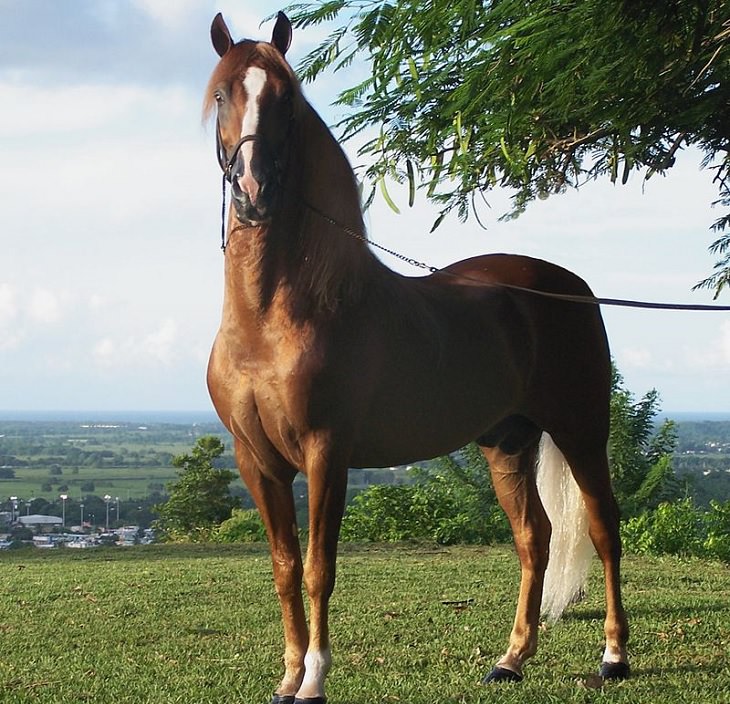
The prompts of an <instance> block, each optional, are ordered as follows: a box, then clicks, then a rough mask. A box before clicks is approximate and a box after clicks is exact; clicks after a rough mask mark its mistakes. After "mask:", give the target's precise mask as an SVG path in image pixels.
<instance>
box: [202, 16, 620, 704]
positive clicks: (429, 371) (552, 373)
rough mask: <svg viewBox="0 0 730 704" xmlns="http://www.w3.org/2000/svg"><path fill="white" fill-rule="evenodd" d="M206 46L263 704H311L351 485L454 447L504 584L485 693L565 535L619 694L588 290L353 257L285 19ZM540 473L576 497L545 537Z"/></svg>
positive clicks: (612, 553) (567, 280)
mask: <svg viewBox="0 0 730 704" xmlns="http://www.w3.org/2000/svg"><path fill="white" fill-rule="evenodd" d="M210 33H211V40H212V43H213V47H214V49H215V50H216V52H217V54H218V57H219V61H218V63H217V65H216V67H215V69H214V71H213V73H212V76H211V78H210V82H209V84H208V88H207V91H206V95H205V101H204V108H203V112H204V117H207V118H211V119H212V116H213V114H214V113H215V114H216V118H215V119H216V141H217V155H218V161H219V163H220V166H221V168H222V169H223V172H224V178H226V179H227V180H228V181H229V182H230V192H231V203H230V207H229V208H228V211H227V215H226V220H225V223H224V224H225V232H224V245H225V246H224V253H225V255H224V295H223V304H222V316H221V323H220V328H219V330H218V332H217V335H216V337H215V341H214V343H213V348H212V351H211V356H210V361H209V364H208V372H207V384H208V389H209V393H210V396H211V399H212V402H213V405H214V407H215V409H216V411H217V413H218V415H219V417H220V419H221V421H222V422H223V424H224V425H225V426H226V428H227V429H228V430H229V431H230V433H231V435H232V436H233V439H234V450H235V457H236V461H237V465H238V467H239V471H240V474H241V477H242V478H243V481H244V482H245V484H246V486H247V488H248V490H249V492H250V493H251V496H252V497H253V499H254V501H255V503H256V506H257V507H258V510H259V512H260V515H261V518H262V520H263V523H264V525H265V527H266V532H267V536H268V541H269V545H270V551H271V558H272V566H273V576H274V583H275V589H276V593H277V595H278V599H279V602H280V607H281V614H282V623H283V631H284V642H285V648H284V658H283V659H284V675H283V678H282V679H281V681H280V683H279V684H278V686H277V687H276V688H275V693H274V695H273V699H272V704H323V702H325V690H324V683H325V678H326V676H327V673H328V671H329V670H330V666H331V651H330V637H329V625H328V604H329V600H330V596H331V595H332V592H333V589H334V585H335V559H336V553H337V543H338V535H339V530H340V525H341V521H342V517H343V513H344V509H345V493H346V486H347V474H348V468H358V467H387V466H393V465H402V464H406V463H412V462H415V461H419V460H423V459H427V458H432V457H436V456H439V455H444V454H446V453H449V452H452V451H454V450H455V449H457V448H460V447H462V446H464V445H465V444H467V443H468V442H471V441H476V442H477V443H478V445H479V446H480V448H481V450H482V451H483V453H484V455H485V457H486V458H487V460H488V463H489V467H490V471H491V476H492V479H493V483H494V489H495V492H496V494H497V497H498V500H499V502H500V505H501V507H502V508H503V510H504V511H505V512H506V515H507V517H508V519H509V521H510V524H511V528H512V532H513V536H514V544H515V547H516V552H517V555H518V557H519V561H520V567H521V582H520V587H519V597H518V601H517V607H516V614H515V619H514V626H513V628H512V632H511V635H510V637H509V643H508V647H507V650H506V652H505V653H504V655H503V656H502V657H501V658H500V659H499V660H498V661H497V663H496V664H495V666H494V668H493V669H492V670H491V672H489V673H488V674H487V675H486V677H485V679H484V681H485V682H488V683H494V682H504V681H519V680H521V679H522V678H523V665H524V663H525V661H526V660H527V659H528V658H529V657H530V656H532V655H533V654H534V653H535V652H536V649H537V635H538V626H539V619H540V608H541V602H542V597H543V591H544V590H543V587H544V581H545V573H546V569H547V568H548V565H550V566H552V564H553V560H550V561H549V555H550V553H551V549H552V548H551V535H552V537H553V538H555V535H556V534H557V533H558V532H559V531H558V530H557V529H558V528H561V527H567V528H569V529H570V528H571V527H574V526H582V528H581V530H582V531H583V533H584V534H585V535H587V536H589V538H588V540H589V543H592V547H591V551H593V548H595V551H596V552H597V553H598V555H599V557H600V560H601V561H602V564H603V570H604V577H605V596H606V619H605V629H604V630H605V651H604V655H603V660H602V664H601V669H600V674H601V675H602V676H603V677H604V678H609V679H623V678H626V677H627V676H628V675H629V663H628V657H627V650H626V642H627V639H628V623H627V618H626V614H625V612H624V609H623V606H622V602H621V589H620V572H619V570H620V558H621V542H620V538H619V516H618V509H617V505H616V501H615V499H614V495H613V491H612V488H611V480H610V476H609V466H608V460H607V453H606V446H607V441H608V432H609V398H610V387H611V372H610V356H609V349H608V342H607V339H606V333H605V330H604V326H603V322H602V318H601V315H600V310H599V308H598V306H596V305H587V304H585V303H582V302H580V300H568V301H564V300H556V298H559V297H560V296H561V295H566V296H567V297H568V298H570V297H573V298H574V297H578V298H579V299H580V297H586V296H591V292H590V289H589V288H588V286H587V284H586V283H585V282H584V281H583V280H582V279H580V278H579V277H578V276H577V275H575V274H573V273H571V272H569V271H567V270H565V269H563V268H560V267H558V266H556V265H554V264H551V263H548V262H545V261H541V260H537V259H532V258H529V257H525V256H519V255H509V254H489V255H485V256H478V257H474V258H471V259H467V260H465V261H460V262H457V263H454V264H452V265H450V266H448V267H446V268H444V269H441V270H438V271H435V272H432V273H431V274H429V275H426V276H420V277H407V276H403V275H399V274H397V273H395V272H393V271H392V270H390V269H389V268H387V267H386V266H385V265H384V264H382V263H381V262H380V261H379V260H378V259H377V258H376V257H375V256H374V255H373V253H372V252H371V250H370V248H369V247H368V246H367V240H366V238H365V236H364V234H363V233H364V232H365V230H364V224H363V216H362V210H361V202H360V194H359V190H358V185H357V182H356V179H355V176H354V173H353V170H352V168H351V166H350V164H349V163H348V160H347V158H346V156H345V155H344V153H343V151H342V149H341V147H340V145H339V144H338V142H337V141H336V140H335V138H334V136H333V135H332V133H331V132H330V130H329V129H328V127H327V126H326V125H325V123H324V122H323V121H322V119H321V118H320V117H319V115H318V114H317V113H316V112H315V110H314V109H313V108H312V107H311V105H310V104H309V103H308V102H307V101H306V99H305V98H304V96H303V94H302V90H301V87H300V84H299V82H298V80H297V78H296V76H295V73H294V71H293V69H292V68H291V66H290V65H289V63H288V62H287V60H286V52H287V50H288V48H289V46H290V43H291V38H292V26H291V23H290V21H289V20H288V19H287V17H286V16H285V15H284V14H283V13H279V14H278V16H277V19H276V22H275V26H274V29H273V33H272V37H271V40H270V41H254V40H242V41H239V42H235V41H234V40H233V38H232V37H231V33H230V31H229V29H228V27H227V25H226V23H225V20H224V19H223V17H222V16H221V15H220V13H219V14H218V15H217V16H216V17H215V19H214V20H213V22H212V25H211V30H210ZM224 193H225V182H224ZM224 203H225V200H224ZM224 207H225V206H224ZM224 212H225V211H224ZM525 289H528V290H525ZM549 458H553V461H552V465H560V466H562V468H563V470H564V471H565V472H567V474H568V476H569V477H570V476H571V475H572V479H571V482H572V484H573V486H575V487H576V492H577V493H578V502H577V504H576V505H577V506H578V508H577V509H576V510H575V512H574V513H575V515H573V513H569V512H565V511H563V513H562V515H558V516H553V520H552V521H551V520H550V518H548V514H547V512H546V507H544V506H543V501H542V499H541V496H540V494H539V493H538V489H537V479H536V474H537V466H538V464H544V463H546V462H547V463H548V464H551V462H548V460H549ZM300 472H301V473H302V474H304V475H305V476H306V479H307V482H308V509H309V525H308V528H309V531H308V546H307V552H306V560H305V561H304V562H303V561H302V555H301V549H300V544H299V537H298V528H297V519H296V513H295V509H294V499H293V495H292V482H293V480H294V478H295V476H296V475H297V474H298V473H300ZM556 476H557V475H556ZM543 481H547V482H548V484H550V483H551V482H554V481H558V480H550V479H545V480H543ZM559 486H562V484H561V485H559ZM553 493H557V494H558V495H560V496H562V495H563V494H564V490H563V489H559V490H557V491H554V492H553ZM578 514H582V515H583V516H584V518H585V520H583V522H582V523H581V517H580V515H578ZM552 525H555V528H556V530H553V529H552ZM570 532H571V531H570V530H568V533H570ZM558 567H559V569H558V572H560V570H564V571H567V572H570V571H571V570H570V565H568V566H562V567H561V566H560V565H558ZM303 584H304V588H305V590H306V594H307V596H308V599H309V622H307V618H306V615H305V607H304V598H303V590H302V586H303ZM545 591H546V594H547V588H546V590H545ZM572 595H573V594H569V597H570V596H572Z"/></svg>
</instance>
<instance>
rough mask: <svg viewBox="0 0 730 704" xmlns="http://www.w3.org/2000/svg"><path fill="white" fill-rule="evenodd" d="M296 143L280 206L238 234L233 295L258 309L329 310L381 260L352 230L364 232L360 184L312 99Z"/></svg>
mask: <svg viewBox="0 0 730 704" xmlns="http://www.w3.org/2000/svg"><path fill="white" fill-rule="evenodd" d="M292 145H293V146H292V150H293V151H292V154H291V156H290V160H289V168H288V175H287V177H286V179H285V182H284V184H283V186H282V195H283V198H282V202H281V204H280V209H281V213H280V214H279V215H278V216H277V217H275V218H274V220H273V221H272V223H271V224H270V225H268V226H266V227H262V228H253V229H251V230H250V231H243V232H239V233H237V234H236V237H235V238H234V239H232V241H231V245H230V246H229V250H228V255H229V256H227V276H226V278H227V293H228V298H229V299H231V300H230V302H231V303H235V304H236V305H240V306H244V307H247V308H248V309H250V310H251V311H255V312H257V313H258V314H261V313H262V312H265V311H267V310H269V309H271V308H272V307H276V308H279V309H281V308H285V309H288V313H289V314H290V315H291V316H292V317H295V318H311V317H315V316H317V315H320V314H327V315H330V314H333V313H335V312H336V311H337V310H340V309H341V308H342V307H343V306H350V305H352V304H353V303H355V302H356V301H357V300H358V298H359V297H360V296H361V295H362V292H363V291H364V290H365V288H366V280H367V279H368V277H369V275H370V274H371V273H372V271H373V270H374V269H375V268H377V260H376V259H375V258H374V257H373V256H372V254H371V253H370V251H369V250H368V248H367V247H366V245H365V244H364V243H363V242H362V241H360V240H358V239H356V238H354V237H352V236H351V235H349V234H347V230H348V229H349V230H351V231H354V232H357V233H363V234H364V228H363V222H362V216H361V211H360V200H359V193H358V189H357V184H356V182H355V179H354V175H353V173H352V169H351V167H350V165H349V163H348V162H347V159H346V158H345V156H344V154H343V153H342V150H341V149H340V147H339V145H338V144H337V142H336V141H335V140H334V138H333V137H332V135H331V133H330V132H329V130H328V129H327V127H326V126H325V125H324V123H323V122H322V121H321V120H320V118H319V117H318V116H317V114H316V113H315V112H314V111H313V110H312V109H311V108H310V107H309V106H308V105H306V106H305V109H304V110H303V114H302V115H301V116H300V119H299V120H298V122H297V125H296V127H295V132H294V134H293V135H292ZM323 215H324V216H326V217H323Z"/></svg>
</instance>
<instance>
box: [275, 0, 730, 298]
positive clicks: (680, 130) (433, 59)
mask: <svg viewBox="0 0 730 704" xmlns="http://www.w3.org/2000/svg"><path fill="white" fill-rule="evenodd" d="M289 11H290V14H291V16H292V19H293V21H294V23H295V24H296V25H298V26H300V27H304V26H308V25H311V24H318V23H322V22H333V21H334V23H335V25H336V28H335V29H334V31H332V33H331V34H330V35H329V36H328V37H327V38H326V39H325V40H324V41H323V42H322V43H321V44H320V45H319V46H318V47H317V48H315V49H314V50H313V51H312V52H310V54H309V55H307V56H306V57H305V58H304V60H303V61H302V63H301V65H300V67H299V73H300V75H301V77H302V78H303V80H312V79H314V78H316V77H317V76H318V75H319V74H320V73H322V72H323V71H325V70H326V69H328V68H329V69H333V70H335V71H339V70H343V69H346V68H347V67H349V66H350V65H351V63H352V62H353V61H354V60H355V58H356V57H360V58H361V59H364V60H365V61H366V62H367V63H369V64H370V66H371V69H372V72H371V73H370V74H369V75H368V76H367V77H366V78H365V79H364V80H363V81H361V82H359V83H357V84H356V85H351V86H350V87H348V88H347V89H345V90H344V91H343V92H342V93H341V94H340V96H339V99H338V103H339V104H341V105H344V106H347V107H348V108H351V111H350V113H349V114H348V116H347V117H346V118H345V119H344V120H343V121H342V123H341V125H340V126H341V127H342V128H343V134H344V137H345V138H349V137H352V136H354V135H357V134H360V133H363V134H364V135H365V137H366V140H367V141H366V142H365V144H364V146H363V147H362V148H361V150H360V151H361V154H363V155H365V156H367V157H368V159H369V163H370V166H369V167H368V170H367V177H368V180H370V181H371V182H372V184H373V186H377V185H378V183H380V184H381V186H382V187H383V189H384V188H385V179H386V177H387V178H395V179H397V180H399V181H404V180H408V182H409V184H410V192H411V202H412V200H413V195H414V193H415V190H416V188H417V187H420V188H423V189H425V191H426V194H427V197H428V198H429V199H430V200H432V201H434V202H435V203H437V204H439V207H440V211H441V214H440V216H439V218H438V220H437V221H436V223H435V226H437V225H438V224H439V223H440V222H441V220H442V219H443V217H444V216H445V215H446V214H447V213H449V212H451V211H454V210H455V211H456V213H457V214H458V216H459V217H460V218H461V219H466V218H467V217H468V216H469V214H470V213H471V212H475V211H474V201H475V198H476V197H478V196H479V195H480V194H481V195H483V194H485V193H488V191H489V190H490V189H492V188H495V187H508V188H510V189H513V194H514V195H513V206H514V207H513V210H512V212H511V213H510V214H509V215H516V214H518V213H520V212H521V211H523V210H524V208H525V207H526V205H527V204H528V203H529V202H530V201H532V200H534V199H535V198H545V197H548V196H549V195H551V194H554V193H559V192H561V191H563V190H565V189H566V188H567V187H569V186H579V185H580V184H582V183H584V182H586V181H587V180H589V179H594V178H599V177H608V178H610V179H611V180H612V181H620V182H623V183H625V182H626V181H627V179H628V178H629V175H630V174H631V172H632V171H642V172H643V173H644V175H645V178H649V177H651V176H652V175H653V174H656V173H663V172H666V171H667V170H668V169H670V168H671V167H672V166H673V165H674V163H675V160H676V158H677V155H678V153H679V152H680V151H681V150H682V149H684V148H686V147H690V146H692V147H695V148H696V149H698V150H699V151H700V152H701V153H702V154H703V155H704V162H703V163H704V166H705V167H706V168H710V169H712V170H713V171H714V182H715V183H716V184H717V187H718V199H717V201H715V204H716V205H720V206H722V209H723V211H724V212H723V213H722V214H721V215H720V217H719V218H717V220H716V221H715V223H714V225H713V229H714V230H715V231H716V233H718V234H719V237H718V239H716V241H715V242H714V243H713V244H712V245H711V247H710V250H711V252H712V253H714V254H715V255H716V256H717V257H718V261H717V263H716V265H715V270H714V273H712V275H710V276H709V277H708V278H707V279H705V280H704V281H702V282H700V283H699V284H698V286H701V287H706V288H710V289H714V290H715V294H716V295H717V294H718V293H719V292H720V290H721V289H722V288H723V287H724V286H728V285H730V232H728V230H730V227H728V226H729V225H730V151H729V150H730V3H728V2H726V0H658V1H657V2H632V0H433V1H432V2H429V3H423V2H421V0H325V1H324V2H322V1H320V2H317V1H315V0H310V1H309V2H304V3H299V4H296V5H293V6H291V7H290V8H289ZM374 192H375V191H374V188H373V193H374ZM371 197H372V196H371Z"/></svg>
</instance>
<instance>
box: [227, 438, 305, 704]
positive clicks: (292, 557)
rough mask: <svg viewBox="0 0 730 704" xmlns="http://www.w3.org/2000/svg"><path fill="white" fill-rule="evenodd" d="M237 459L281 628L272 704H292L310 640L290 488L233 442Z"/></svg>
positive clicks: (300, 679)
mask: <svg viewBox="0 0 730 704" xmlns="http://www.w3.org/2000/svg"><path fill="white" fill-rule="evenodd" d="M236 460H237V462H238V465H239V468H240V472H241V477H242V478H243V481H244V483H245V484H246V486H247V487H248V490H249V491H250V492H251V496H252V497H253V500H254V502H255V503H256V507H257V508H258V510H259V513H260V514H261V519H262V520H263V522H264V525H265V526H266V533H267V535H268V538H269V546H270V549H271V561H272V565H273V571H274V584H275V586H276V593H277V595H278V597H279V603H280V605H281V616H282V622H283V625H284V643H285V650H284V666H285V672H284V677H283V679H282V680H281V683H280V684H279V686H278V687H277V688H276V693H275V694H274V698H273V700H272V704H292V703H293V702H294V694H295V693H296V691H297V689H298V688H299V686H300V685H301V683H302V680H303V678H304V656H305V653H306V650H307V642H308V638H309V635H308V630H307V621H306V616H305V613H304V600H303V598H302V573H303V568H302V555H301V549H300V547H299V535H298V531H297V516H296V511H295V508H294V497H293V493H292V486H291V483H289V482H286V481H285V482H277V481H273V480H271V479H269V478H267V477H266V476H264V475H263V474H261V472H260V471H259V470H258V469H256V467H255V465H254V462H253V459H252V458H251V457H250V456H249V453H248V452H247V451H246V450H245V449H244V448H243V446H242V445H241V444H240V443H236ZM292 476H293V473H292Z"/></svg>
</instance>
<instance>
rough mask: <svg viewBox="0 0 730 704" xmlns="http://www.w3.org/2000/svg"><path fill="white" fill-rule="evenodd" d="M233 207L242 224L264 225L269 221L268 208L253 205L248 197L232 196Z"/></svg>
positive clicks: (269, 213)
mask: <svg viewBox="0 0 730 704" xmlns="http://www.w3.org/2000/svg"><path fill="white" fill-rule="evenodd" d="M233 209H234V212H235V213H236V218H237V220H238V221H239V222H240V223H241V224H242V225H265V224H267V223H268V222H270V221H271V212H270V208H268V207H267V206H265V205H264V206H263V207H261V206H259V205H253V204H252V203H251V202H250V201H249V200H248V198H243V199H239V198H234V199H233Z"/></svg>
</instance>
